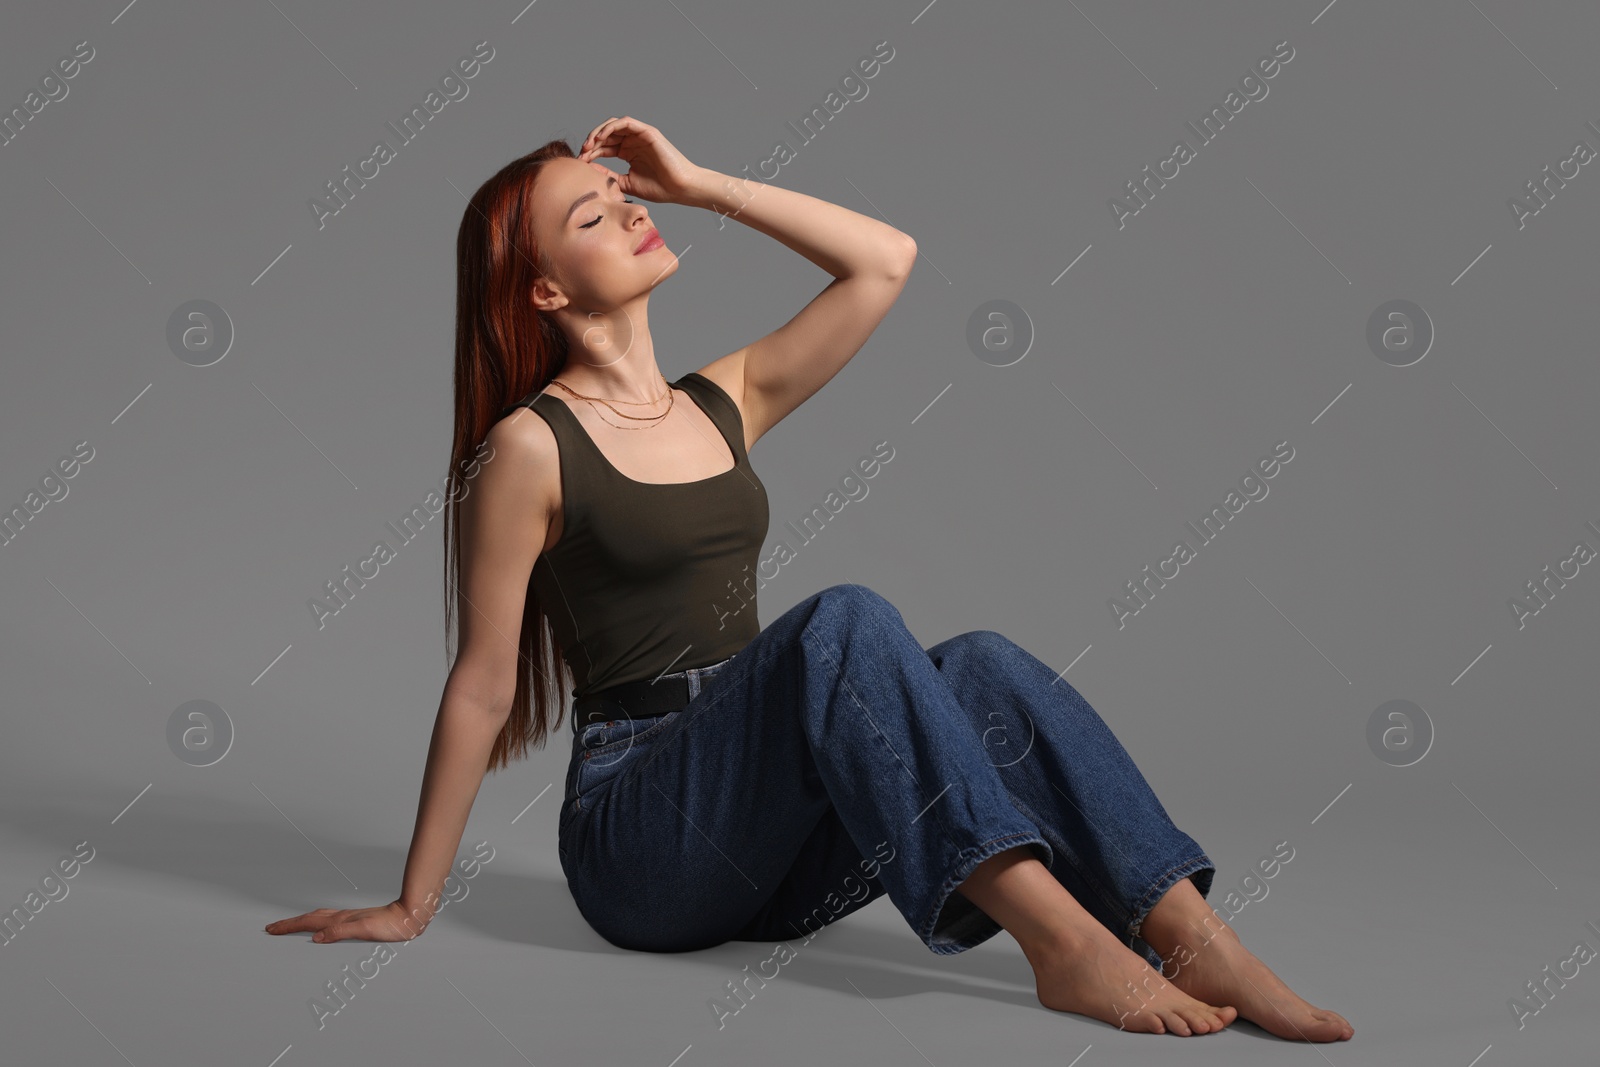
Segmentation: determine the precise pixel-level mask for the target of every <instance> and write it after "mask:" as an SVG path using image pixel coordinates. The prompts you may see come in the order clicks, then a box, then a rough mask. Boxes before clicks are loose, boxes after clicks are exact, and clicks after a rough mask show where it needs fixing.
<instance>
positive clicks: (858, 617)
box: [811, 582, 900, 627]
mask: <svg viewBox="0 0 1600 1067" xmlns="http://www.w3.org/2000/svg"><path fill="white" fill-rule="evenodd" d="M811 599H812V612H811V620H812V622H813V623H815V622H818V621H821V622H822V623H823V625H826V626H844V627H851V626H860V625H861V624H863V623H865V622H868V621H873V620H878V619H881V618H883V617H884V614H885V612H891V613H893V617H894V618H895V619H896V620H898V619H899V617H900V613H899V611H898V610H897V609H896V608H895V606H894V605H893V604H891V603H889V601H888V600H887V599H885V598H884V597H883V596H881V595H880V594H878V593H875V592H873V591H872V590H871V589H869V588H867V587H866V586H864V585H858V584H856V583H855V582H844V583H841V584H839V585H830V586H828V587H827V588H826V589H823V590H821V591H820V592H818V593H816V594H814V595H813V596H812V598H811Z"/></svg>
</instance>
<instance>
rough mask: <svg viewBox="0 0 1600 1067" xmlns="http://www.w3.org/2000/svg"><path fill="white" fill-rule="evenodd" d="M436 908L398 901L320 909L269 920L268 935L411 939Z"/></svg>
mask: <svg viewBox="0 0 1600 1067" xmlns="http://www.w3.org/2000/svg"><path fill="white" fill-rule="evenodd" d="M434 913H435V909H432V908H428V907H426V906H424V905H420V904H419V905H416V906H414V907H410V908H408V907H407V906H406V905H405V904H403V903H401V902H400V901H398V900H396V901H393V902H391V903H388V904H384V905H381V906H379V907H376V908H346V909H343V910H340V909H338V908H318V909H317V910H316V911H308V912H306V913H305V914H304V915H296V916H294V917H293V918H291V919H279V920H278V921H277V922H274V923H268V924H267V926H266V931H267V933H269V934H298V933H302V932H304V931H306V930H311V931H313V933H312V935H311V940H313V941H315V942H317V943H318V944H323V945H326V944H332V943H333V942H335V941H410V940H412V939H413V938H415V937H417V936H418V935H419V934H421V933H422V931H423V930H426V929H427V928H428V923H430V922H432V921H433V916H434Z"/></svg>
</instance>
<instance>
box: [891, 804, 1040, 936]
mask: <svg viewBox="0 0 1600 1067" xmlns="http://www.w3.org/2000/svg"><path fill="white" fill-rule="evenodd" d="M1018 845H1034V846H1035V851H1036V857H1035V858H1037V859H1038V860H1039V862H1041V863H1043V864H1044V865H1045V866H1046V867H1050V866H1051V865H1052V864H1054V862H1055V853H1054V852H1053V851H1052V850H1051V848H1050V844H1049V842H1047V841H1046V840H1045V839H1044V838H1043V837H1042V836H1040V834H1039V831H1038V830H1036V829H1031V830H1026V831H1022V832H1020V833H1014V834H1006V835H1005V836H1003V837H994V838H990V839H989V840H988V841H985V842H984V843H983V844H981V845H977V846H974V847H973V848H969V849H964V850H963V851H962V852H961V853H960V854H958V855H957V856H956V861H955V865H954V866H953V867H952V868H951V871H950V875H949V877H947V878H946V879H945V880H944V883H943V884H942V885H941V886H940V887H939V891H938V893H937V894H936V895H935V896H934V898H933V907H932V908H930V909H929V910H928V917H927V918H926V919H924V920H923V923H922V928H921V929H920V930H918V931H917V936H919V937H920V938H922V941H923V944H925V945H927V946H928V948H929V949H931V950H932V951H933V952H934V953H936V954H937V955H940V956H953V955H955V954H956V953H958V952H965V951H966V950H967V949H969V948H972V947H973V946H974V945H980V944H982V943H983V942H985V941H987V940H989V938H991V937H993V936H994V935H995V934H997V933H999V932H1000V930H1001V926H1000V924H999V923H997V922H996V921H995V920H994V919H993V918H991V917H990V916H989V914H988V913H987V912H985V911H983V910H982V909H981V908H979V907H978V906H977V905H976V904H974V903H973V902H972V901H970V900H968V899H967V898H966V897H964V896H962V895H961V894H959V893H957V892H956V887H957V886H959V885H960V884H961V883H962V882H965V881H966V880H967V877H968V876H969V875H971V874H972V871H973V868H975V867H977V866H978V864H980V863H982V862H983V861H984V860H986V859H988V858H989V857H990V856H993V855H996V854H997V853H1001V852H1004V851H1006V850H1007V849H1012V848H1016V847H1017V846H1018Z"/></svg>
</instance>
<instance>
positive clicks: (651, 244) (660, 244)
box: [633, 228, 666, 256]
mask: <svg viewBox="0 0 1600 1067" xmlns="http://www.w3.org/2000/svg"><path fill="white" fill-rule="evenodd" d="M665 246H666V242H665V241H663V240H662V239H661V233H660V231H658V230H655V229H653V228H652V229H651V231H650V232H649V233H648V234H646V235H645V239H644V240H643V241H640V242H639V247H638V248H635V249H634V250H633V254H634V255H636V256H640V255H643V254H644V253H646V252H653V251H655V250H656V249H657V248H664V247H665Z"/></svg>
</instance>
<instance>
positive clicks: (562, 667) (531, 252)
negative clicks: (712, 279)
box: [444, 140, 576, 771]
mask: <svg viewBox="0 0 1600 1067" xmlns="http://www.w3.org/2000/svg"><path fill="white" fill-rule="evenodd" d="M558 158H565V159H573V158H576V153H574V152H573V150H572V146H571V145H569V144H568V143H567V142H566V141H564V140H555V141H550V142H547V143H546V144H544V145H542V146H540V147H539V148H537V149H535V150H534V151H532V152H529V153H528V154H527V155H525V156H522V157H521V158H519V159H514V160H512V161H511V162H510V163H507V164H506V165H505V166H504V167H502V168H501V169H500V170H499V172H497V173H496V174H495V175H494V176H493V177H491V178H490V179H489V180H488V181H486V182H484V183H483V184H482V185H480V186H479V187H478V190H477V192H475V193H473V194H472V198H471V199H470V200H469V201H468V202H467V208H466V210H465V211H464V212H463V213H462V216H461V226H460V228H459V229H458V230H457V231H456V363H455V393H456V418H455V433H454V437H453V440H452V442H451V445H450V472H449V475H448V481H447V484H448V486H449V500H448V502H447V503H446V505H445V522H444V538H445V563H444V570H445V574H444V577H445V582H444V612H445V656H446V659H447V661H451V662H453V660H454V656H455V637H456V636H457V630H458V627H457V626H456V625H455V624H454V620H455V608H456V600H457V589H458V587H459V585H460V580H461V531H460V499H461V498H462V497H464V496H465V495H466V493H467V492H468V491H470V490H468V489H467V487H466V482H467V481H468V479H470V478H471V477H472V476H473V475H474V474H476V473H477V466H476V464H477V462H478V461H479V459H480V458H481V456H480V455H479V450H480V448H481V447H482V444H483V442H484V439H485V438H486V437H487V435H488V433H489V430H490V428H491V427H492V426H493V425H494V424H495V423H496V422H498V421H499V419H500V412H501V411H502V410H504V409H505V408H506V407H507V406H509V405H511V404H514V403H516V402H517V401H518V400H521V399H522V398H523V397H525V396H527V395H528V394H529V393H531V392H534V391H536V390H539V389H543V388H544V387H545V386H546V385H548V384H549V383H550V379H551V378H553V377H555V376H556V375H557V374H559V373H560V372H561V369H562V367H564V366H565V365H566V361H567V339H566V335H565V334H564V333H562V332H561V329H560V328H559V327H558V326H557V325H556V324H555V323H554V322H552V321H551V320H550V319H549V318H547V317H546V316H544V315H543V314H541V313H540V312H539V310H538V308H536V307H534V306H533V303H532V301H531V300H530V294H531V293H532V292H533V283H534V281H535V280H537V279H538V278H539V277H541V276H543V275H544V274H546V273H548V272H549V269H550V261H549V258H548V257H547V256H546V255H545V254H544V253H543V252H542V251H541V250H540V249H539V248H538V246H537V244H536V242H535V241H534V237H533V184H534V179H535V178H536V177H537V176H538V174H539V171H540V169H541V167H542V166H543V164H544V163H545V162H546V161H548V160H551V159H558ZM491 459H492V457H491ZM462 610H467V611H470V610H472V606H471V605H470V604H465V605H463V608H462ZM572 679H573V675H572V672H571V669H570V667H568V665H567V664H566V663H565V661H564V660H563V659H562V657H561V656H560V655H559V654H558V651H557V648H556V643H555V640H554V636H553V633H552V631H551V630H550V625H549V619H548V617H547V616H546V614H545V611H544V608H543V605H541V604H540V603H539V598H538V596H537V595H536V594H535V593H534V589H533V583H532V581H531V580H530V581H529V583H528V589H527V599H526V601H525V604H524V607H523V611H522V626H521V632H520V633H519V634H518V637H517V687H516V693H515V695H514V696H513V697H512V701H511V715H510V717H509V718H508V719H507V720H506V724H505V726H504V727H503V728H502V729H501V731H500V735H499V736H498V737H497V738H495V743H494V748H493V750H492V751H491V752H490V753H489V766H488V768H487V770H488V771H494V770H496V769H498V768H501V767H507V766H509V765H510V763H511V761H512V760H513V759H521V758H523V757H525V756H526V755H527V754H528V747H529V745H530V744H531V745H533V746H534V747H536V748H542V747H544V744H545V742H546V741H547V740H548V738H549V735H550V730H551V728H552V726H553V727H554V728H555V729H560V727H561V721H562V717H563V715H564V713H565V710H566V690H567V687H568V686H569V685H570V684H571V683H572ZM552 718H553V719H554V722H553V723H552V721H551V720H552Z"/></svg>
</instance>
